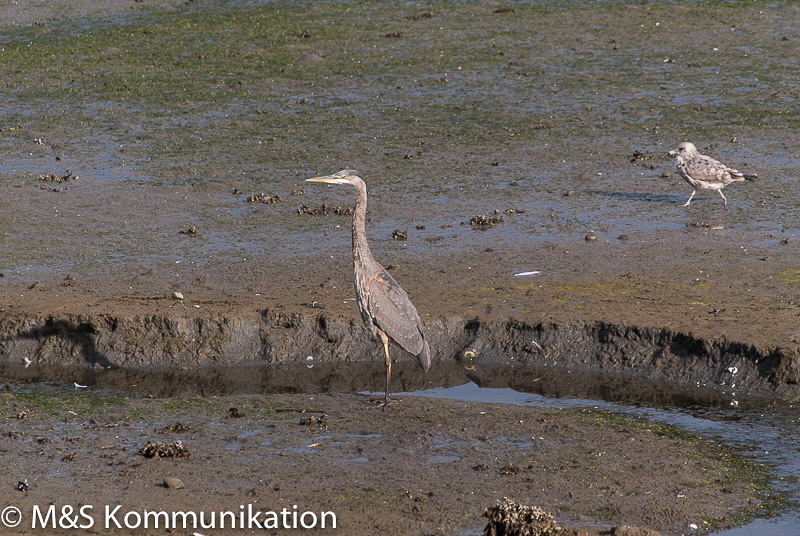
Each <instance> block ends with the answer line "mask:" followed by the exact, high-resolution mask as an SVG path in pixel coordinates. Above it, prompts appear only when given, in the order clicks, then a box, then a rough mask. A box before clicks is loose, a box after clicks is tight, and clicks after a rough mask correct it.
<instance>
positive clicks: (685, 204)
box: [683, 199, 692, 207]
mask: <svg viewBox="0 0 800 536" xmlns="http://www.w3.org/2000/svg"><path fill="white" fill-rule="evenodd" d="M691 202H692V200H691V199H690V200H688V201H687V202H685V203H684V204H683V206H684V207H688V206H689V203H691Z"/></svg>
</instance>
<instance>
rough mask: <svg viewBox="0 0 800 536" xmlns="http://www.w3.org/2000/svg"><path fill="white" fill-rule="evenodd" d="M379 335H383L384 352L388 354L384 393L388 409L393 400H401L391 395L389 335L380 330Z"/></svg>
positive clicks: (384, 406) (385, 404)
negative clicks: (394, 398) (393, 398)
mask: <svg viewBox="0 0 800 536" xmlns="http://www.w3.org/2000/svg"><path fill="white" fill-rule="evenodd" d="M378 335H380V337H381V341H382V342H383V353H384V355H385V356H386V390H385V394H384V395H383V404H382V406H383V409H384V410H385V409H386V406H388V405H389V404H391V403H392V402H400V401H399V400H392V395H391V383H392V358H391V357H389V337H387V336H386V333H384V332H383V331H379V332H378Z"/></svg>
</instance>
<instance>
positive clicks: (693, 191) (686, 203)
mask: <svg viewBox="0 0 800 536" xmlns="http://www.w3.org/2000/svg"><path fill="white" fill-rule="evenodd" d="M696 193H697V190H692V195H690V196H689V199H687V200H686V202H685V203H684V204H683V206H684V207H688V206H689V203H691V202H692V198H693V197H694V194H696ZM720 193H722V192H720Z"/></svg>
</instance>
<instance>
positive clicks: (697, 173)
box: [686, 154, 739, 184]
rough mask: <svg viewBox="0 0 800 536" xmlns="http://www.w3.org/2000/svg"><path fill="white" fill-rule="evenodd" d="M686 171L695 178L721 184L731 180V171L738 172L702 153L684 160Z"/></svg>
mask: <svg viewBox="0 0 800 536" xmlns="http://www.w3.org/2000/svg"><path fill="white" fill-rule="evenodd" d="M686 171H687V172H688V173H689V175H691V176H692V178H693V179H695V180H698V181H704V182H712V183H713V182H721V183H723V184H727V183H729V182H731V180H733V177H731V171H733V172H735V173H739V172H738V171H736V170H735V169H730V168H729V167H728V166H726V165H725V164H723V163H722V162H719V161H717V160H714V159H713V158H711V157H710V156H706V155H703V154H700V155H697V156H696V157H694V158H690V159H688V160H687V161H686Z"/></svg>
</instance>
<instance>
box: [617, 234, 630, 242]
mask: <svg viewBox="0 0 800 536" xmlns="http://www.w3.org/2000/svg"><path fill="white" fill-rule="evenodd" d="M629 238H630V237H629V236H628V235H626V234H625V233H622V234H621V235H619V236H618V237H617V240H623V241H624V240H628V239H629Z"/></svg>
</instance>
